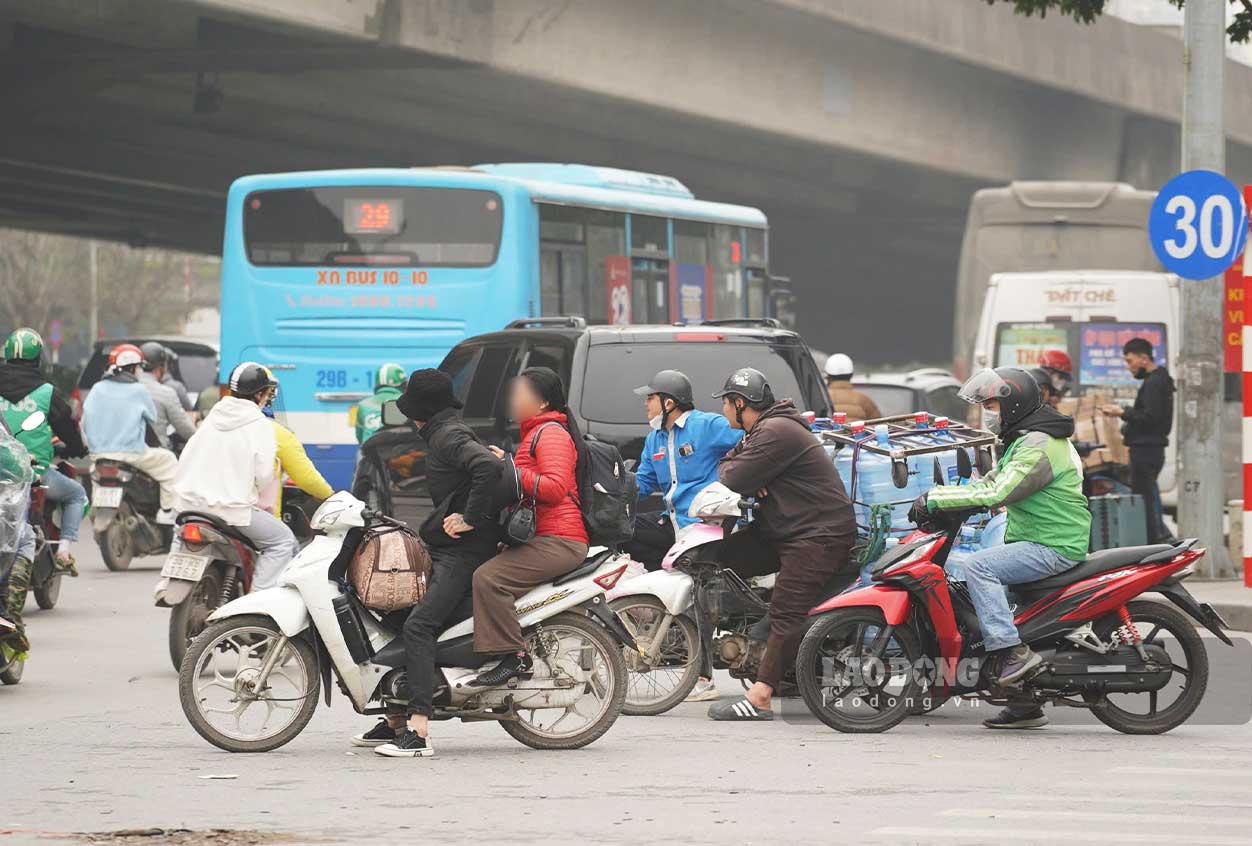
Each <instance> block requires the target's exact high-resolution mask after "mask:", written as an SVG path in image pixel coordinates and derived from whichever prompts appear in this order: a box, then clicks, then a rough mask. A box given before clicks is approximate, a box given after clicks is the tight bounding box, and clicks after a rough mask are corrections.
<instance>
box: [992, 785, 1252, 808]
mask: <svg viewBox="0 0 1252 846" xmlns="http://www.w3.org/2000/svg"><path fill="white" fill-rule="evenodd" d="M1203 789H1204V793H1205V795H1206V796H1211V795H1212V790H1210V789H1209V788H1203ZM1170 795H1171V796H1172V797H1174V798H1175V799H1178V800H1179V801H1183V797H1185V796H1186V789H1185V787H1183V786H1176V785H1170ZM1246 795H1247V794H1246V793H1244V792H1241V793H1239V794H1238V797H1239V798H1238V799H1232V800H1230V801H1226V802H1223V801H1221V800H1213V799H1211V798H1210V799H1192V798H1186V799H1185V801H1186V804H1187V808H1188V809H1191V808H1220V809H1222V810H1235V809H1239V810H1249V809H1252V802H1248V801H1246V800H1245V799H1244V797H1245V796H1246ZM996 798H997V799H1000V800H1002V801H1004V802H1022V803H1030V802H1038V801H1039V794H1037V793H1002V794H996ZM1241 800H1243V801H1241ZM1048 801H1049V802H1052V803H1064V802H1079V803H1086V804H1091V805H1099V804H1104V805H1116V806H1118V807H1121V806H1123V805H1160V804H1161V798H1160V797H1159V796H1140V797H1135V796H1096V795H1092V794H1087V795H1072V796H1064V795H1060V794H1055V793H1049V794H1048Z"/></svg>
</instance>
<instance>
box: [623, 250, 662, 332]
mask: <svg viewBox="0 0 1252 846" xmlns="http://www.w3.org/2000/svg"><path fill="white" fill-rule="evenodd" d="M630 297H631V299H630V316H631V322H633V323H669V322H670V319H669V262H668V261H665V260H664V259H646V258H637V259H634V260H632V261H631V278H630Z"/></svg>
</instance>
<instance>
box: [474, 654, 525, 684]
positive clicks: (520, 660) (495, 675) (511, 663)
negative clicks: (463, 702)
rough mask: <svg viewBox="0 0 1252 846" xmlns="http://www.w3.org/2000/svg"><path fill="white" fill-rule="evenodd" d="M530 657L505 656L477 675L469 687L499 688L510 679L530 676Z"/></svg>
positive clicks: (519, 655) (522, 655) (518, 655)
mask: <svg viewBox="0 0 1252 846" xmlns="http://www.w3.org/2000/svg"><path fill="white" fill-rule="evenodd" d="M530 669H531V663H530V656H529V655H527V654H526V653H525V652H518V653H515V654H513V655H506V656H504V657H503V658H501V659H500V663H499V664H496V665H495V666H494V667H492V668H491V669H490V670H485V671H483V672H481V673H479V674H478V678H476V679H474V680H473V681H472V682H470V683H469V686H470V687H499V686H500V685H502V684H504V683H505V682H507V681H509V680H510V679H515V678H518V677H519V676H527V675H530Z"/></svg>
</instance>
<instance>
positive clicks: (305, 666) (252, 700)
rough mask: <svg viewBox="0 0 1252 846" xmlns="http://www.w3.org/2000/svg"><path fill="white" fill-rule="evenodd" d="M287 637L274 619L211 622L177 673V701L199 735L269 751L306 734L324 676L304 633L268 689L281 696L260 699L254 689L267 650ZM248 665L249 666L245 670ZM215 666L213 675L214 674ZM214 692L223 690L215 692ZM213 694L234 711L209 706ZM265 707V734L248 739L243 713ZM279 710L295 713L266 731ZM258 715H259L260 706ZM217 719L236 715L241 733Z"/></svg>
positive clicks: (223, 744) (228, 745)
mask: <svg viewBox="0 0 1252 846" xmlns="http://www.w3.org/2000/svg"><path fill="white" fill-rule="evenodd" d="M282 636H283V634H282V632H281V631H280V630H279V628H278V625H277V624H276V623H275V622H274V621H273V620H271V619H270V618H269V617H266V616H263V615H261V614H248V615H244V616H240V617H229V618H227V619H225V620H219V621H218V622H216V623H212V624H210V625H209V626H208V627H207V628H205V630H204V631H203V632H201V633H200V635H199V636H198V637H197V638H196V639H195V640H194V641H193V642H192V644H191V648H190V649H188V650H187V655H186V657H185V658H184V659H183V665H182V668H181V669H180V670H179V673H178V698H179V700H180V702H181V703H182V707H183V714H184V715H186V717H187V721H188V722H190V723H191V727H192V728H194V729H195V730H196V733H197V734H199V735H200V736H201V737H203V738H204V739H205V740H207V741H208V742H209V743H212V744H213V745H214V746H216V747H217V748H219V749H225V750H226V751H227V752H269V751H270V750H272V749H277V748H278V747H280V746H283V745H284V744H287V743H290V742H291V741H292V740H293V739H294V738H295V737H296V735H298V734H299V733H300V732H301V731H303V730H304V727H305V726H306V725H308V724H309V720H311V719H312V718H313V712H314V711H315V710H317V701H318V680H319V678H320V674H319V671H318V659H317V653H315V652H314V651H313V646H312V645H311V644H310V643H309V641H308V640H306V639H305V638H304V637H303V636H300V635H297V636H295V637H293V638H291V639H290V640H288V641H287V643H286V646H285V647H284V648H283V653H282V654H281V655H279V657H278V661H277V663H276V664H275V667H274V670H273V671H272V672H271V673H270V677H269V680H268V681H267V686H266V690H268V691H270V692H271V693H273V692H275V691H277V693H279V694H280V695H279V696H264V697H257V696H255V694H254V692H253V688H252V687H250V686H249V684H250V683H251V682H253V681H255V679H256V677H257V670H258V669H259V668H260V665H261V664H262V663H263V662H264V660H265V656H266V652H267V650H268V649H272V648H274V647H275V646H276V645H277V643H278V642H279V641H280V639H281V638H282ZM262 647H264V648H262ZM232 652H233V653H234V655H233V656H232V655H231V654H230V653H232ZM215 654H221V655H222V656H224V657H223V660H222V662H221V663H222V665H224V667H225V669H228V670H231V671H232V673H231V676H230V677H227V676H225V675H224V674H223V672H222V669H223V666H217V665H215V661H214V658H215ZM246 662H250V663H247V665H246V666H245V663H246ZM232 665H233V666H232ZM210 667H212V669H213V672H209V669H210ZM292 670H298V671H299V672H300V674H301V676H302V679H301V680H300V681H295V680H293V679H292V678H291V677H290V676H289V675H288V672H289V671H292ZM279 680H283V681H286V682H287V684H286V685H282V686H281V689H279V688H276V683H277V682H278V681H279ZM214 688H216V689H217V690H219V691H223V692H216V691H214V690H213V689H214ZM211 694H212V695H216V696H217V697H218V698H219V699H223V700H224V704H228V705H229V704H232V703H234V704H235V707H234V708H229V709H226V708H211V707H208V706H207V705H206V702H207V701H208V700H209V698H210V695H211ZM287 703H292V704H290V705H289V704H287ZM261 705H264V707H265V708H266V709H267V710H266V713H265V714H264V715H263V719H262V722H261V726H260V730H259V731H258V732H255V733H253V734H251V735H247V736H245V735H244V730H243V725H242V723H243V717H244V715H245V714H246V713H247V712H248V711H249V710H250V709H252V708H253V707H254V706H261ZM275 710H278V711H288V712H291V714H292V715H291V716H290V717H289V718H288V719H287V721H286V722H285V723H284V724H283V725H281V726H279V727H278V728H277V729H275V730H272V731H269V732H268V733H267V727H268V725H269V719H270V717H271V716H272V715H273V712H274V711H275ZM256 713H257V714H260V710H259V707H258V710H257V712H256ZM218 715H222V716H227V717H234V720H235V726H236V729H237V731H235V732H233V733H232V732H228V731H226V730H224V729H222V728H219V727H218V726H217V725H215V724H214V719H215V718H216V717H217V716H218ZM222 722H226V721H225V720H222Z"/></svg>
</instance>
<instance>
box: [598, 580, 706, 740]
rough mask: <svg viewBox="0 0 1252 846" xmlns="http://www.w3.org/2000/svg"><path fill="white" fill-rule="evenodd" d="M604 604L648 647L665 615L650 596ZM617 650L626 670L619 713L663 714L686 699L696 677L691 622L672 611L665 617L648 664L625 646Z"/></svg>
mask: <svg viewBox="0 0 1252 846" xmlns="http://www.w3.org/2000/svg"><path fill="white" fill-rule="evenodd" d="M609 608H610V610H612V611H613V613H615V614H616V615H617V617H618V619H619V620H621V621H622V625H623V626H625V627H626V630H627V631H628V632H630V633H631V634H632V635H634V637H635V639H636V640H642V641H643V642H644V643H646V644H649V645H651V644H652V641H653V640H654V638H655V632H656V630H657V626H658V625H659V624H660V622H661V620H663V619H664V618H665V615H666V614H667V613H669V612H668V611H667V610H666V609H665V605H664V604H663V603H662V602H661V601H660V600H659V599H657V598H656V597H652V596H623V597H622V598H621V599H617V600H614V601H613V602H612V603H610V604H609ZM622 651H623V652H622V657H623V658H624V660H625V662H626V670H627V673H628V674H629V675H628V677H627V681H626V702H625V703H624V704H623V705H622V713H623V714H626V715H627V716H632V717H634V716H640V717H651V716H655V715H657V714H664V713H665V712H666V711H668V710H669V709H671V708H673V707H674V706H675V705H677V704H678V703H680V702H682V701H683V700H684V699H686V698H687V696H688V695H689V694H690V693H691V690H692V688H694V687H695V686H696V682H697V681H699V680H700V633H699V632H698V631H697V630H696V624H695V621H694V620H692V619H691V618H690V617H688V616H687V615H686V614H678V615H675V616H674V618H673V619H672V620H671V621H670V626H669V629H668V630H667V631H666V632H665V639H664V641H663V642H662V644H661V648H660V652H659V654H658V655H657V656H656V659H655V661H654V662H653V663H649V662H647V661H645V660H644V658H643V656H642V655H640V653H639V651H638V650H636V649H634V648H632V647H630V646H623V647H622Z"/></svg>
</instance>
